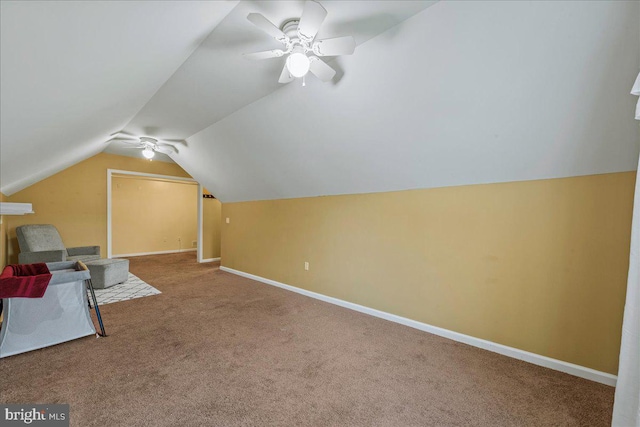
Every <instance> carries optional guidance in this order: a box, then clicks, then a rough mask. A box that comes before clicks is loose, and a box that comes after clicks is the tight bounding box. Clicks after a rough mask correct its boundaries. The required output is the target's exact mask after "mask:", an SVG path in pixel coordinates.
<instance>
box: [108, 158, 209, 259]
mask: <svg viewBox="0 0 640 427" xmlns="http://www.w3.org/2000/svg"><path fill="white" fill-rule="evenodd" d="M114 174H116V175H135V176H140V177H144V178H156V179H165V180H169V181H179V182H184V183H185V184H190V183H192V184H198V182H197V181H196V180H195V179H193V178H185V177H182V176H172V175H158V174H155V173H146V172H134V171H125V170H120V169H107V258H109V259H111V258H113V257H114V256H116V257H118V256H120V257H122V256H141V255H155V254H169V253H176V252H186V251H192V250H194V249H183V250H182V251H160V252H141V253H138V254H125V255H113V252H112V247H113V241H112V237H111V233H112V232H113V228H112V224H111V208H112V204H111V189H112V186H111V179H112V178H113V175H114ZM198 190H199V191H198V203H199V204H201V203H202V200H201V199H202V186H201V185H200V184H198ZM201 240H202V218H201V217H200V214H199V213H198V247H197V250H198V254H200V248H201V245H200V242H201ZM199 257H200V255H198V258H199Z"/></svg>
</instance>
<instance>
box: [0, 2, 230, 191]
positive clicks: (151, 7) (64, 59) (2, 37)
mask: <svg viewBox="0 0 640 427" xmlns="http://www.w3.org/2000/svg"><path fill="white" fill-rule="evenodd" d="M236 4H237V2H234V1H224V2H222V1H220V2H180V1H174V2H171V1H167V2H147V1H131V2H128V1H126V2H103V1H85V2H80V1H78V2H63V1H56V2H49V1H42V2H38V1H24V2H13V1H2V2H1V3H0V8H1V9H0V15H1V21H0V31H1V33H0V55H1V57H0V102H1V103H0V128H1V130H0V191H2V192H3V193H5V194H11V193H13V192H15V191H17V190H19V189H21V188H24V187H26V186H28V185H30V184H32V183H34V182H37V181H38V180H40V179H42V178H45V177H47V176H49V175H51V174H53V173H55V172H57V171H59V170H62V169H64V168H65V167H68V166H70V165H72V164H74V163H77V162H78V161H80V160H83V159H85V158H87V157H90V156H92V155H94V154H96V153H98V152H100V151H102V150H103V149H104V148H105V146H104V144H103V143H104V141H105V139H106V138H107V137H108V135H109V134H111V133H113V132H115V131H117V130H120V129H121V128H123V127H124V126H125V125H126V124H127V123H128V122H129V121H130V120H131V118H132V117H133V116H134V115H135V114H136V113H137V112H138V111H139V110H140V109H141V108H142V107H143V106H144V105H145V103H146V102H147V101H148V100H149V99H150V98H151V97H152V96H153V94H154V93H155V92H156V91H157V90H158V89H159V88H160V87H161V86H162V84H163V83H164V82H166V81H167V79H168V78H169V77H170V76H171V75H172V74H173V73H174V72H175V71H176V69H177V68H178V67H179V66H180V65H181V64H182V63H183V62H184V61H185V60H186V59H187V58H188V57H189V55H190V54H191V53H192V52H193V51H194V50H195V49H196V48H197V47H198V45H199V44H200V43H201V41H202V40H203V39H204V38H205V37H206V36H207V35H208V33H209V32H210V31H211V29H212V28H214V27H215V26H216V25H217V24H218V23H219V22H220V20H222V19H223V18H224V17H225V16H226V15H227V13H228V12H229V11H230V10H232V9H233V7H234V6H235V5H236Z"/></svg>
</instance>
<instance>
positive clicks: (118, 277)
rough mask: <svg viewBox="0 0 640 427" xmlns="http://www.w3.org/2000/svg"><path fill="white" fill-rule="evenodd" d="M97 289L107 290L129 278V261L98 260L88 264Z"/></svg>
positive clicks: (92, 281) (92, 280)
mask: <svg viewBox="0 0 640 427" xmlns="http://www.w3.org/2000/svg"><path fill="white" fill-rule="evenodd" d="M86 264H87V267H88V268H89V271H90V272H91V283H92V284H93V287H94V288H95V289H106V288H108V287H111V286H113V285H116V284H118V283H122V282H126V281H127V279H128V278H129V260H128V259H98V260H95V261H89V262H87V263H86Z"/></svg>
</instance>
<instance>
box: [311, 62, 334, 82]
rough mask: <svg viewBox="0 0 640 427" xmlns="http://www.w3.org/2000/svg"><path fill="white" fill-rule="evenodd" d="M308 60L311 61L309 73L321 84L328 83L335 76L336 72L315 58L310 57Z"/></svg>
mask: <svg viewBox="0 0 640 427" xmlns="http://www.w3.org/2000/svg"><path fill="white" fill-rule="evenodd" d="M309 59H310V60H311V64H310V65H309V71H311V73H312V74H313V75H314V76H316V77H317V78H319V79H320V80H322V81H323V82H328V81H330V80H331V79H332V78H333V76H335V75H336V70H334V69H333V68H331V67H330V66H329V65H327V63H326V62H324V61H323V60H322V59H320V58H318V57H317V56H310V57H309Z"/></svg>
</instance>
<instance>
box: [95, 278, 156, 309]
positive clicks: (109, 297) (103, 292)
mask: <svg viewBox="0 0 640 427" xmlns="http://www.w3.org/2000/svg"><path fill="white" fill-rule="evenodd" d="M95 292H96V298H97V299H98V304H99V305H104V304H111V303H113V302H119V301H126V300H130V299H134V298H142V297H148V296H150V295H158V294H160V293H161V292H160V291H159V290H157V289H156V288H154V287H153V286H151V285H150V284H148V283H147V282H145V281H143V280H141V279H140V278H139V277H137V276H135V275H133V274H131V273H129V278H128V279H127V281H126V282H123V283H119V284H117V285H113V286H111V287H109V288H107V289H96V290H95Z"/></svg>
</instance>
